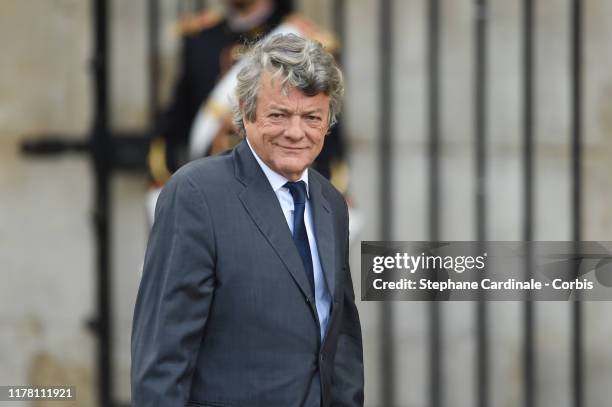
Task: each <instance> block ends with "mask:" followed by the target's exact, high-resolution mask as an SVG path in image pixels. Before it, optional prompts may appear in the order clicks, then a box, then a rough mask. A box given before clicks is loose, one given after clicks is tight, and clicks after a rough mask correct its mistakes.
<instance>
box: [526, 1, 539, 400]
mask: <svg viewBox="0 0 612 407" xmlns="http://www.w3.org/2000/svg"><path fill="white" fill-rule="evenodd" d="M533 15H534V1H533V0H523V168H524V171H523V176H524V178H523V185H524V188H525V189H524V194H523V214H524V218H523V240H524V241H525V242H530V241H532V240H533V219H534V216H533V208H534V193H533V192H534V165H533V145H534V139H533V129H534V116H535V114H534V103H533V101H534V72H533V68H534V52H533V50H534V47H533V45H534V43H535V35H534V29H533V28H534V19H533ZM525 249H526V253H525V274H526V279H527V280H529V279H530V278H532V276H533V252H532V250H531V246H530V245H529V244H527V245H526V246H525ZM531 297H532V296H531V292H529V294H527V298H526V301H525V302H524V309H523V335H524V336H523V349H524V359H523V386H524V391H525V395H524V397H525V398H524V403H525V404H524V405H525V407H534V406H535V391H536V390H535V378H536V377H537V376H536V365H535V357H534V343H535V333H534V315H533V314H534V308H535V303H534V302H532V298H531Z"/></svg>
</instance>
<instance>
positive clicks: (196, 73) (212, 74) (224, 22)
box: [149, 0, 347, 209]
mask: <svg viewBox="0 0 612 407" xmlns="http://www.w3.org/2000/svg"><path fill="white" fill-rule="evenodd" d="M226 6H227V7H226V8H227V10H228V11H227V13H226V15H223V14H222V13H220V12H217V11H205V12H203V13H201V14H197V15H194V16H190V17H187V18H185V19H183V20H182V21H180V22H179V25H178V30H179V33H180V34H181V36H182V38H183V40H182V41H183V44H182V57H181V67H180V69H181V71H180V77H179V79H178V82H177V84H176V86H175V89H174V95H173V99H172V103H171V105H170V107H169V109H168V110H167V112H166V113H165V114H164V116H163V117H162V120H161V125H160V128H159V129H158V131H157V132H156V136H155V137H154V138H153V140H152V143H151V147H150V151H149V169H150V172H151V175H152V177H153V180H154V183H155V184H156V185H157V186H158V187H160V186H162V185H163V184H164V183H165V182H166V180H167V179H168V178H169V177H170V175H171V174H172V173H173V172H174V171H176V170H177V169H178V167H180V166H181V165H183V164H185V163H186V162H187V161H188V160H190V159H194V158H198V157H199V156H204V155H210V154H216V153H219V152H222V151H224V150H226V149H228V148H231V147H233V145H235V144H236V143H237V141H238V140H237V139H236V136H235V135H234V129H233V126H232V124H231V116H232V115H231V111H229V109H224V108H223V106H222V105H223V103H224V102H226V100H225V99H227V97H226V95H224V94H223V91H224V90H223V89H218V88H219V84H220V82H223V81H224V80H225V82H228V79H229V80H231V79H232V78H231V76H232V72H231V68H232V66H234V64H235V63H236V62H237V60H238V58H239V57H240V55H241V54H242V51H243V48H242V47H244V46H245V44H250V43H253V42H254V41H255V40H256V39H258V38H261V37H262V36H265V35H267V34H268V33H270V32H271V31H273V30H275V29H276V30H279V26H280V29H281V30H283V29H286V28H288V29H289V30H291V31H297V32H300V33H302V34H303V35H305V36H308V37H311V38H313V39H315V40H317V41H319V42H321V43H322V45H323V46H324V47H325V48H327V49H328V50H329V51H330V52H334V51H337V42H336V40H335V37H334V36H333V35H331V34H330V33H328V32H325V31H324V30H321V29H320V28H318V27H316V26H315V25H314V24H313V23H311V22H310V21H308V20H306V19H305V18H303V17H301V16H298V15H296V14H290V11H291V8H292V7H291V4H290V2H289V1H287V0H276V1H274V0H228V1H226ZM228 77H229V78H228ZM227 87H228V88H230V86H229V85H228V86H227ZM231 88H232V89H233V87H231ZM214 93H217V94H219V93H220V94H221V96H218V97H217V99H218V101H219V102H221V103H214V100H210V99H211V98H212V96H214V95H213V94H214ZM228 105H229V103H228ZM210 117H213V121H215V122H216V123H213V126H211V125H210V123H206V124H207V126H204V127H206V130H205V131H204V132H206V131H209V132H210V131H212V133H213V134H210V135H204V136H203V135H202V134H201V133H202V129H201V128H195V129H194V127H197V126H194V122H196V123H197V122H198V121H202V120H201V119H202V118H207V119H208V120H209V121H210ZM211 129H212V130H211ZM195 133H199V134H195ZM340 134H341V133H340V132H339V130H338V126H337V125H336V126H335V127H334V129H333V130H332V131H331V133H330V134H328V136H327V139H326V140H325V145H324V148H323V151H322V152H321V154H320V155H319V157H318V159H317V161H316V162H315V163H314V168H316V169H317V170H318V171H319V172H321V173H322V174H323V175H324V176H326V177H327V178H331V180H332V182H333V183H334V184H335V186H336V188H338V189H339V190H340V191H341V192H346V184H347V169H346V168H347V167H346V164H345V163H344V157H345V149H344V143H343V141H342V140H341V138H340ZM198 138H199V140H198ZM194 139H195V140H194ZM190 144H191V146H190ZM194 144H195V145H197V146H198V147H197V148H195V150H194V147H193V145H194ZM189 150H191V152H189ZM194 151H195V153H194ZM332 173H333V174H332ZM156 198H157V194H155V198H154V200H153V202H154V201H155V200H156ZM153 208H154V204H153V205H152V208H151V209H153Z"/></svg>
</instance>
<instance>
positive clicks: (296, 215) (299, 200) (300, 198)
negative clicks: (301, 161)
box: [285, 181, 315, 294]
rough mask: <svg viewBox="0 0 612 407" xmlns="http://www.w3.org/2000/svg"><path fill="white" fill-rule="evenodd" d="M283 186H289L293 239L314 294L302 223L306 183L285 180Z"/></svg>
mask: <svg viewBox="0 0 612 407" xmlns="http://www.w3.org/2000/svg"><path fill="white" fill-rule="evenodd" d="M285 187H287V188H289V192H291V196H292V197H293V207H294V210H293V241H294V242H295V245H296V247H297V249H298V252H299V253H300V257H302V263H304V270H305V271H306V278H307V279H308V282H309V283H310V288H312V293H313V294H314V292H315V291H314V272H313V269H312V257H311V256H310V245H309V244H308V234H307V233H306V224H305V223H304V211H305V209H306V183H305V182H304V181H298V182H287V183H286V184H285Z"/></svg>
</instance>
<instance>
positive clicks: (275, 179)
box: [245, 137, 310, 198]
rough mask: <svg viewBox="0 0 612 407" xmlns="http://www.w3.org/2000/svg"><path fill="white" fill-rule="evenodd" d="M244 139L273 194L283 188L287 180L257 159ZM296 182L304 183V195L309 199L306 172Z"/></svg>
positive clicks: (247, 140)
mask: <svg viewBox="0 0 612 407" xmlns="http://www.w3.org/2000/svg"><path fill="white" fill-rule="evenodd" d="M245 139H246V142H247V144H248V145H249V148H250V149H251V152H252V153H253V156H254V157H255V159H256V160H257V163H258V164H259V166H260V167H261V169H262V171H263V172H264V174H266V178H267V179H268V182H270V185H271V186H272V189H273V190H274V192H276V191H278V190H279V189H281V188H283V187H284V186H285V184H286V183H287V182H288V181H289V180H288V179H287V178H285V177H283V176H282V175H280V174H279V173H278V172H276V171H274V170H273V169H272V168H270V167H268V165H267V164H266V163H265V162H263V161H262V160H261V158H259V156H258V155H257V153H256V152H255V150H253V147H252V146H251V143H250V142H249V139H248V138H246V137H245ZM298 181H304V182H305V183H306V195H307V196H308V198H310V190H309V187H308V170H304V172H303V173H302V176H301V177H300V179H299V180H298Z"/></svg>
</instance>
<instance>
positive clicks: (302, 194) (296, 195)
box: [285, 181, 306, 204]
mask: <svg viewBox="0 0 612 407" xmlns="http://www.w3.org/2000/svg"><path fill="white" fill-rule="evenodd" d="M285 187H287V188H289V192H291V196H292V197H293V203H294V204H304V203H306V183H305V182H304V181H298V182H287V183H286V184H285Z"/></svg>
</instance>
